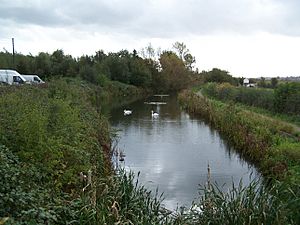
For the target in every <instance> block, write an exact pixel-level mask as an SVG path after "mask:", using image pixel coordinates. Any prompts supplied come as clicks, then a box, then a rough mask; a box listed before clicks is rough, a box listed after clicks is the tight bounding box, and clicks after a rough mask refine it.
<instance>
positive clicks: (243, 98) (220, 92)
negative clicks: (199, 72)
mask: <svg viewBox="0 0 300 225" xmlns="http://www.w3.org/2000/svg"><path fill="white" fill-rule="evenodd" d="M201 92H202V93H203V94H205V95H207V96H210V97H213V98H215V99H218V100H221V101H233V102H234V103H242V104H245V105H248V106H254V107H258V108H262V109H266V110H268V111H270V112H272V113H273V114H278V113H279V114H286V115H288V116H289V117H293V118H294V120H298V121H300V117H299V115H300V83H284V84H280V85H278V86H277V87H276V88H275V89H274V90H273V89H264V88H246V87H234V86H232V85H230V84H228V83H222V84H216V83H208V84H206V85H204V86H203V88H202V89H201Z"/></svg>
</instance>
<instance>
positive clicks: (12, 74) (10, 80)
mask: <svg viewBox="0 0 300 225" xmlns="http://www.w3.org/2000/svg"><path fill="white" fill-rule="evenodd" d="M25 83H26V79H25V78H24V77H23V76H22V75H21V74H19V73H18V72H17V71H15V70H0V84H6V85H12V84H16V85H19V84H25Z"/></svg>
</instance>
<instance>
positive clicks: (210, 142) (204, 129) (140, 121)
mask: <svg viewBox="0 0 300 225" xmlns="http://www.w3.org/2000/svg"><path fill="white" fill-rule="evenodd" d="M151 101H159V102H166V103H167V104H164V105H151V104H145V102H151ZM125 108H126V109H131V110H132V111H133V112H132V114H131V115H129V116H124V114H123V110H124V109H125ZM151 110H154V111H156V112H158V113H159V117H158V118H152V115H151ZM110 122H111V125H112V126H113V127H114V128H116V129H118V130H119V132H118V134H119V142H118V146H119V148H121V149H122V150H124V152H125V154H126V157H125V161H124V162H122V164H123V165H124V166H125V167H126V168H127V169H130V170H132V171H134V172H135V173H137V172H139V171H140V172H141V174H140V178H139V180H140V182H141V183H142V184H143V185H145V186H146V187H148V188H150V189H152V190H155V189H156V187H158V188H159V191H160V192H164V197H165V201H164V204H165V206H166V207H167V208H169V209H175V208H176V207H177V206H182V205H185V206H187V207H189V206H190V205H191V202H192V201H193V200H197V198H199V194H198V193H199V184H200V185H205V184H206V182H207V165H208V163H209V165H210V170H211V180H212V182H217V183H218V184H220V185H223V184H225V185H224V186H223V190H224V191H226V190H227V189H228V187H230V186H232V181H233V182H235V183H236V184H238V183H239V181H240V179H241V178H242V179H243V183H244V184H247V183H249V179H250V174H253V175H252V177H255V176H258V173H257V171H256V170H255V168H254V167H253V166H251V165H250V164H248V163H247V162H246V161H244V160H243V159H241V158H240V157H239V155H238V154H237V153H236V152H235V151H234V149H232V148H230V146H228V145H227V144H226V142H225V141H224V140H223V139H222V138H221V137H220V135H219V134H218V132H217V131H215V130H214V129H212V128H210V127H209V126H208V125H207V124H205V123H204V122H203V121H202V120H201V119H199V118H198V119H197V118H194V117H191V116H189V114H187V113H186V112H184V111H183V110H181V108H180V107H179V104H178V102H177V98H176V96H169V97H163V98H161V97H152V98H150V99H146V100H143V101H137V102H134V103H132V104H129V105H126V106H125V107H122V108H118V109H114V110H112V111H111V119H110Z"/></svg>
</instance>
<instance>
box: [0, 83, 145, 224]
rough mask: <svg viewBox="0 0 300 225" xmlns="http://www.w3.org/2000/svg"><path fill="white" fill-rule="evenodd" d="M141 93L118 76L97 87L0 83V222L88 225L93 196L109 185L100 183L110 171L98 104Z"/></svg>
mask: <svg viewBox="0 0 300 225" xmlns="http://www.w3.org/2000/svg"><path fill="white" fill-rule="evenodd" d="M142 93H143V92H142V90H141V89H138V88H136V87H134V86H130V85H124V84H121V83H118V82H111V83H109V84H107V85H106V86H105V87H100V86H94V85H92V84H89V83H87V82H84V81H81V80H78V79H56V80H54V81H52V82H48V83H47V84H46V85H40V86H30V85H24V86H1V87H0V222H1V223H2V222H3V221H4V220H5V221H6V223H7V224H9V223H12V224H18V223H20V224H23V223H24V224H66V223H72V224H81V223H86V224H95V223H89V218H88V217H89V216H91V215H90V214H89V213H91V212H95V211H97V210H96V208H97V207H96V206H98V202H99V200H100V199H98V195H101V196H102V197H103V196H106V195H107V196H111V195H109V194H107V193H105V192H104V191H105V190H106V189H107V187H109V189H110V188H111V186H110V185H113V184H114V185H117V184H116V183H117V181H116V182H108V180H109V179H111V178H110V177H113V176H115V172H114V171H112V168H111V150H110V143H111V137H110V135H111V133H110V132H111V131H110V127H109V123H108V120H107V118H106V117H105V116H103V114H102V112H101V111H102V105H104V103H105V102H109V101H110V100H111V99H112V98H117V97H119V96H123V97H124V96H126V95H132V94H134V95H138V96H140V95H141V94H142ZM89 171H91V176H90V177H91V182H90V181H89V180H88V179H89V178H88V176H89ZM80 174H81V176H80ZM121 180H122V179H121ZM100 181H101V182H100ZM104 181H105V182H106V183H107V184H106V185H105V186H103V185H102V184H103V182H104ZM122 181H123V180H122ZM100 184H101V185H100ZM85 186H87V188H86V189H85V191H84V192H83V191H82V190H83V188H84V187H85ZM121 186H122V185H121ZM120 188H121V187H120ZM106 200H107V201H108V197H107V198H106ZM101 201H102V200H101ZM102 202H103V201H102ZM110 206H111V205H110V202H106V207H110ZM87 209H90V210H87ZM100 211H101V210H100ZM100 211H97V213H98V212H100ZM106 216H108V217H109V215H108V214H107V215H106ZM1 218H3V220H2V219H1ZM4 218H5V219H4ZM83 218H84V219H83Z"/></svg>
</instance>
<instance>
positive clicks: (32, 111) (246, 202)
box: [0, 79, 299, 225]
mask: <svg viewBox="0 0 300 225" xmlns="http://www.w3.org/2000/svg"><path fill="white" fill-rule="evenodd" d="M109 85H112V86H113V88H115V89H114V90H113V92H112V93H110V92H109V91H111V90H112V89H111V88H107V89H106V87H97V86H93V85H91V84H88V83H86V82H82V81H80V80H74V79H64V80H56V81H53V82H49V83H48V85H46V86H20V87H3V88H2V87H1V88H0V224H91V225H92V224H101V225H102V224H107V225H112V224H135V225H136V224H140V225H148V224H149V225H150V224H155V225H157V224H164V225H181V224H228V225H229V224H297V223H298V222H299V217H297V209H298V208H299V198H295V197H297V196H299V191H298V192H297V191H296V190H295V189H294V188H290V189H286V188H285V187H283V185H282V184H281V183H280V184H276V183H275V184H273V187H272V188H268V189H266V188H264V187H259V186H257V183H256V182H252V183H251V184H250V186H249V187H247V188H243V187H242V186H238V187H232V189H231V190H230V191H229V192H228V193H222V192H221V191H220V190H219V189H218V187H217V186H215V185H212V186H209V187H204V189H203V190H201V196H200V200H199V201H198V202H195V205H194V207H193V208H192V209H191V210H187V209H185V210H181V209H179V210H177V211H176V212H170V211H167V210H165V209H164V208H163V207H162V203H163V196H158V194H157V192H154V193H152V192H151V191H149V190H147V189H146V188H145V187H144V186H140V185H139V184H138V183H137V182H136V179H134V176H133V174H131V173H125V172H124V171H113V170H112V169H111V156H112V151H111V150H112V149H111V147H110V142H111V133H110V132H111V131H110V127H109V124H108V120H107V118H106V117H105V116H103V114H102V107H103V104H104V102H106V101H107V100H109V98H117V97H118V96H123V97H124V95H128V96H130V95H142V94H143V93H144V92H143V91H142V90H139V89H136V88H135V87H133V86H124V85H119V84H118V83H111V84H109ZM198 97H199V96H194V95H193V94H191V93H185V94H183V95H181V99H182V100H183V99H185V102H186V103H189V105H186V106H187V107H188V108H189V109H190V110H193V109H194V112H196V109H197V108H193V106H192V104H190V103H192V102H193V103H194V104H196V103H197V104H200V106H202V107H205V106H206V108H207V109H206V112H210V111H207V110H208V109H210V110H212V109H214V110H215V114H204V112H203V116H204V115H211V116H208V117H207V118H208V119H211V121H215V123H216V122H217V119H221V114H220V115H219V117H212V115H217V114H216V113H217V112H219V111H220V112H222V111H223V112H224V110H227V111H226V112H228V113H230V112H231V111H230V110H233V107H228V106H226V105H224V104H222V103H220V102H208V101H206V102H205V103H203V102H202V103H199V102H198V101H199V99H198ZM208 105H210V106H209V107H210V108H209V107H208ZM197 107H199V105H198V106H197ZM217 107H220V109H219V111H218V110H217ZM220 112H219V113H220ZM234 112H236V110H234ZM234 112H231V114H228V115H227V116H228V117H227V119H229V120H230V121H231V119H236V118H235V116H234V115H235V113H234ZM245 116H246V115H245ZM213 118H214V119H213ZM229 124H230V123H229ZM246 124H248V123H246V121H245V124H242V125H243V126H242V128H244V127H246ZM215 125H216V124H215ZM250 125H251V123H249V124H248V126H249V130H251V129H254V128H252V127H251V126H250ZM224 126H225V122H224ZM231 126H232V128H233V129H234V128H236V127H234V125H231ZM256 126H257V127H259V126H262V125H261V124H260V123H259V122H257V123H256ZM250 128H251V129H250ZM276 129H280V130H281V131H284V132H292V130H291V129H292V128H290V127H285V126H282V125H281V124H278V125H276ZM224 130H225V129H224ZM260 134H263V132H262V131H259V132H258V134H257V137H258V138H259V137H260V136H259V135H260ZM280 135H281V134H280V133H279V134H278V140H279V141H278V144H279V143H281V139H280V138H282V137H281V136H280ZM249 137H251V138H252V137H254V136H249ZM255 137H256V136H255ZM267 137H268V132H267V131H265V134H264V136H263V137H261V139H259V140H260V142H258V143H259V146H264V145H263V144H262V143H263V141H264V139H263V138H267ZM248 139H249V142H247V143H250V144H252V147H253V148H254V147H255V143H254V141H253V142H251V141H250V138H248ZM236 140H240V143H242V142H243V139H242V138H237V139H236ZM284 140H286V141H290V140H289V139H288V138H284ZM272 141H273V139H272V138H271V139H270V141H269V142H270V143H272ZM269 142H268V143H269ZM288 143H289V144H290V147H291V149H293V145H295V146H297V143H296V142H295V143H294V142H288ZM245 145H246V144H245ZM270 146H271V147H273V145H272V144H271V145H270ZM274 146H275V145H274ZM282 146H285V145H282ZM248 151H249V152H250V149H249V150H248ZM282 151H284V152H285V154H286V155H284V156H285V157H289V158H290V159H294V160H295V158H296V157H295V155H293V151H292V150H286V149H284V150H282ZM256 152H258V147H257V148H256ZM266 152H268V151H267V150H266ZM265 154H266V153H265V152H264V154H262V156H263V155H265ZM275 156H276V154H275V155H274V160H275V159H276V157H275ZM277 156H280V155H277ZM296 156H297V155H296ZM255 159H256V160H259V158H255ZM276 160H277V161H276V162H281V161H280V160H281V159H276ZM269 163H270V162H269ZM272 163H273V162H272ZM272 163H271V164H272ZM273 164H274V166H276V165H278V164H276V163H273ZM273 164H272V165H273ZM291 165H292V166H293V165H296V162H295V163H294V164H293V162H291ZM273 170H274V169H273ZM89 171H91V172H89ZM282 171H286V170H282ZM291 171H292V170H291V167H290V166H289V167H288V170H287V171H286V174H287V173H291ZM295 171H297V170H295ZM273 172H274V171H273ZM81 173H82V175H85V176H86V177H85V176H80V174H81ZM274 174H276V173H274ZM89 177H91V182H89ZM287 177H290V178H292V177H294V178H295V177H296V176H295V175H292V174H291V175H289V176H288V175H286V176H285V179H287ZM297 181H298V180H297V179H290V183H296V182H297ZM290 187H291V186H290ZM83 189H84V190H85V191H83ZM274 191H278V192H279V193H280V196H279V195H272V194H273V193H274ZM281 195H282V196H285V198H282V197H281Z"/></svg>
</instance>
